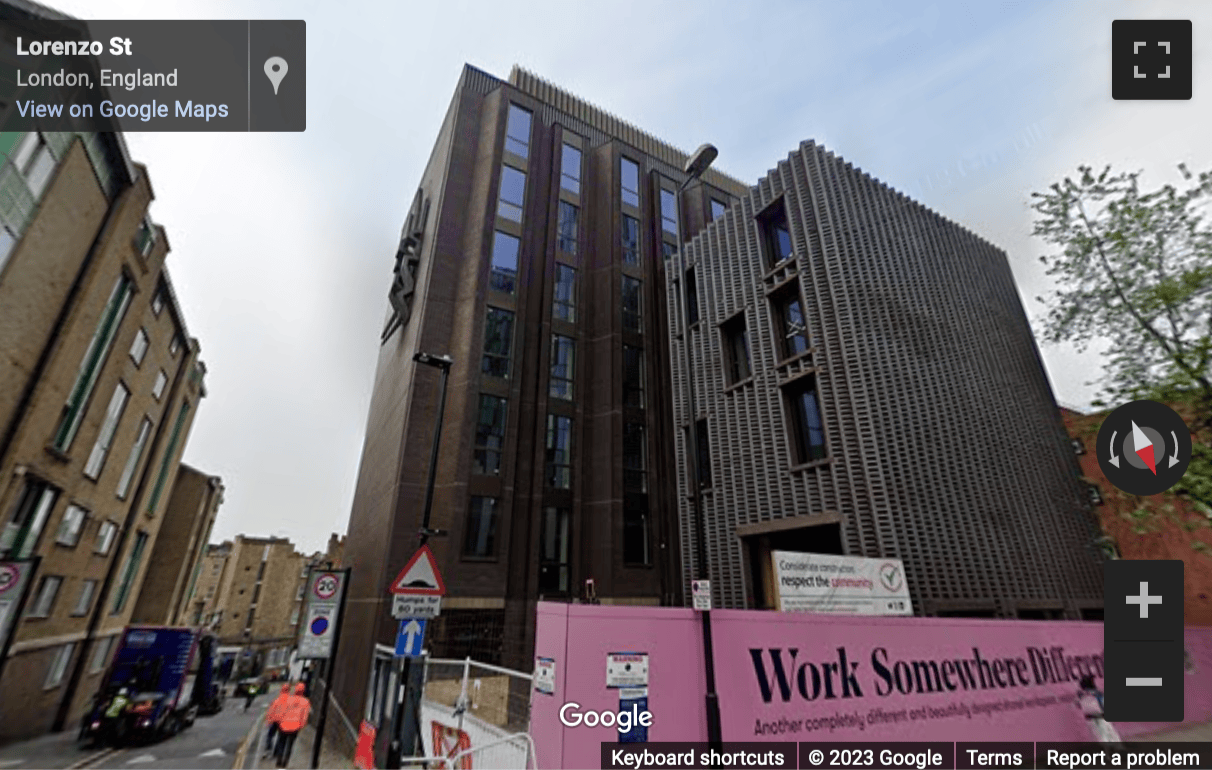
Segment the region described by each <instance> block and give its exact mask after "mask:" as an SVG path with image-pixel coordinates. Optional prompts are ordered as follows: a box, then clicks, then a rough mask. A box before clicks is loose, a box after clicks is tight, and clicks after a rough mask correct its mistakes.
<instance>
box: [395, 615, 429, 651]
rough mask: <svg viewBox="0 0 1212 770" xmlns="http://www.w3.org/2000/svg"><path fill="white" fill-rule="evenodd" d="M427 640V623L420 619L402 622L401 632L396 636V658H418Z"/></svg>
mask: <svg viewBox="0 0 1212 770" xmlns="http://www.w3.org/2000/svg"><path fill="white" fill-rule="evenodd" d="M424 640H425V621H424V620H421V619H419V618H409V619H408V620H401V621H400V631H399V633H397V634H396V657H398V658H402V657H405V656H410V657H412V656H417V655H420V654H421V645H422V643H423V642H424Z"/></svg>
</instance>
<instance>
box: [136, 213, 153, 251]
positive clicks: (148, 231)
mask: <svg viewBox="0 0 1212 770" xmlns="http://www.w3.org/2000/svg"><path fill="white" fill-rule="evenodd" d="M134 243H135V251H137V252H139V255H140V256H143V257H146V256H147V255H148V254H151V250H152V247H153V246H155V245H156V226H155V225H154V224H152V221H151V217H144V218H143V221H142V222H140V223H139V231H138V232H136V233H135V241H134Z"/></svg>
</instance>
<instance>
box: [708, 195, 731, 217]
mask: <svg viewBox="0 0 1212 770" xmlns="http://www.w3.org/2000/svg"><path fill="white" fill-rule="evenodd" d="M727 208H728V206H726V205H725V204H724V203H723V202H722V201H717V200H716V199H715V198H712V199H711V219H712V221H715V220H717V219H719V218H720V217H721V216H723V214H724V211H726V210H727Z"/></svg>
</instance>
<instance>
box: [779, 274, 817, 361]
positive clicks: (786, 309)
mask: <svg viewBox="0 0 1212 770" xmlns="http://www.w3.org/2000/svg"><path fill="white" fill-rule="evenodd" d="M771 301H772V302H773V303H774V312H775V328H776V329H777V330H778V337H779V340H778V341H779V348H780V349H779V354H780V355H781V356H782V358H783V359H788V358H791V357H792V356H796V355H799V354H800V353H803V352H805V351H806V350H808V348H809V347H810V346H811V342H810V340H809V337H808V323H807V321H806V320H805V319H804V305H803V303H801V302H800V293H799V291H798V290H797V288H796V287H795V286H790V287H788V288H787V290H786V291H781V292H779V293H778V294H776V295H774V296H773V297H772V298H771Z"/></svg>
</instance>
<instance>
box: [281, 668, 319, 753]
mask: <svg viewBox="0 0 1212 770" xmlns="http://www.w3.org/2000/svg"><path fill="white" fill-rule="evenodd" d="M306 689H307V687H306V685H304V684H303V683H302V682H299V683H298V684H296V685H295V694H294V695H291V696H289V698H288V700H287V701H286V706H285V707H284V708H283V709H282V714H281V716H279V717H278V750H277V752H276V756H277V760H278V767H286V765H287V764H288V763H289V762H290V752H291V749H293V748H294V746H295V738H297V737H299V731H300V730H302V729H303V725H305V724H307V720H308V718H309V717H310V716H311V701H309V700H308V699H307V696H306V695H304V694H303V692H304V691H305V690H306Z"/></svg>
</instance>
